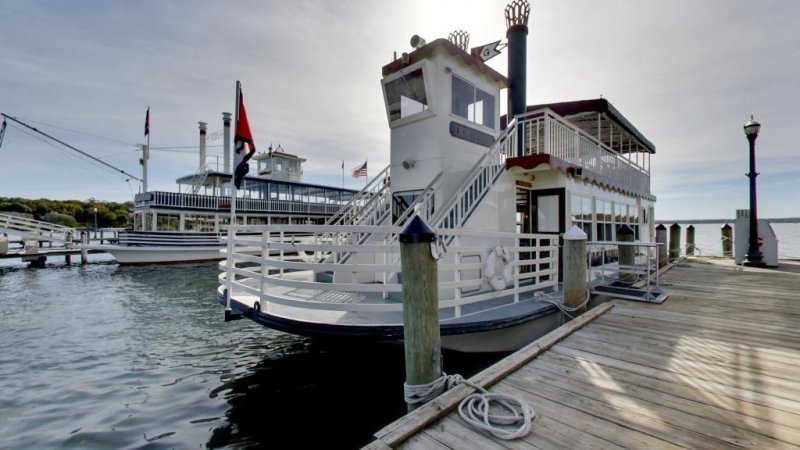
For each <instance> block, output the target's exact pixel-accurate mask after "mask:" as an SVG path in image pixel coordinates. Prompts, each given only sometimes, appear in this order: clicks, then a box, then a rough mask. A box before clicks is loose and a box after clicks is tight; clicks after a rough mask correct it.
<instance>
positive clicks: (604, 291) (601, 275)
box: [586, 241, 663, 302]
mask: <svg viewBox="0 0 800 450" xmlns="http://www.w3.org/2000/svg"><path fill="white" fill-rule="evenodd" d="M586 245H587V252H586V253H587V257H588V264H589V271H588V277H589V286H590V290H591V292H592V293H593V294H598V295H608V294H609V292H611V293H612V294H613V295H614V296H616V297H619V298H627V299H632V300H641V301H646V302H654V299H657V298H658V296H659V294H661V292H660V291H659V290H658V288H659V280H658V246H659V245H660V244H658V243H656V242H628V241H590V242H587V243H586ZM623 249H627V250H628V252H629V253H630V255H631V258H630V259H629V260H626V259H628V258H621V255H620V253H621V252H622V251H623ZM632 286H636V287H638V288H640V289H641V292H637V291H633V290H630V289H628V288H629V287H632ZM615 290H616V291H615ZM662 301H663V300H662Z"/></svg>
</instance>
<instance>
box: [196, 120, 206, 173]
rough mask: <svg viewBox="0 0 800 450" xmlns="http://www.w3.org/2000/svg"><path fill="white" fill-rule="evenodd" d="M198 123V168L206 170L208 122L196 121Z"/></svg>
mask: <svg viewBox="0 0 800 450" xmlns="http://www.w3.org/2000/svg"><path fill="white" fill-rule="evenodd" d="M197 123H198V124H200V170H206V129H207V128H208V124H207V123H205V122H197Z"/></svg>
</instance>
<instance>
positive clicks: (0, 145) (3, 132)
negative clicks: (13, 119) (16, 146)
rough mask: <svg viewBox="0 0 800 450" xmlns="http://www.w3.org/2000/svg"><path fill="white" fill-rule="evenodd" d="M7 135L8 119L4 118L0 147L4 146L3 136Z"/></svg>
mask: <svg viewBox="0 0 800 450" xmlns="http://www.w3.org/2000/svg"><path fill="white" fill-rule="evenodd" d="M5 135H6V119H5V118H3V125H2V126H0V147H2V146H3V136H5Z"/></svg>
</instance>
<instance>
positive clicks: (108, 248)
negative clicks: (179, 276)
mask: <svg viewBox="0 0 800 450" xmlns="http://www.w3.org/2000/svg"><path fill="white" fill-rule="evenodd" d="M81 248H85V249H87V250H100V251H104V252H107V253H110V254H111V256H113V257H114V259H116V260H117V262H118V263H120V264H155V263H179V262H199V261H215V260H221V259H223V258H224V256H223V255H222V253H221V252H220V250H221V249H222V247H221V246H219V245H215V246H197V247H175V246H148V247H127V246H123V245H110V244H109V245H84V246H81Z"/></svg>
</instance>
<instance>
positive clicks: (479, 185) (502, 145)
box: [431, 121, 517, 229]
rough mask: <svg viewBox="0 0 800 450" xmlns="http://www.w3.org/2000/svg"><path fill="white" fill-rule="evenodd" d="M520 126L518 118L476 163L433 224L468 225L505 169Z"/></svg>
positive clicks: (442, 225) (447, 226)
mask: <svg viewBox="0 0 800 450" xmlns="http://www.w3.org/2000/svg"><path fill="white" fill-rule="evenodd" d="M516 128H517V123H516V121H512V122H511V124H510V125H509V126H508V127H507V128H506V129H505V131H503V133H502V134H501V135H500V138H499V139H498V140H497V142H495V144H494V145H493V146H492V148H491V149H489V151H488V152H486V153H484V155H483V156H482V157H481V158H480V159H479V160H478V162H477V163H475V166H473V168H472V171H471V172H470V173H469V175H467V176H466V177H465V178H464V182H463V183H461V186H459V187H458V189H457V190H456V191H455V193H454V194H453V196H452V197H451V198H450V200H448V201H447V202H446V203H445V205H444V206H443V207H442V208H441V209H440V210H439V211H438V212H436V214H434V216H433V218H432V219H431V223H432V225H433V227H435V228H448V229H453V228H460V227H461V226H463V225H464V222H466V220H467V219H468V218H469V216H470V214H472V212H473V211H474V210H475V208H476V207H477V206H478V204H479V203H480V201H481V199H483V196H484V195H486V193H487V192H489V190H490V189H491V188H492V186H493V185H494V182H495V181H496V180H497V179H498V177H499V176H500V174H501V173H503V172H504V171H505V169H506V166H505V160H506V154H508V153H509V152H510V150H509V149H510V148H513V147H512V146H514V143H515V142H516V139H515V137H516Z"/></svg>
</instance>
